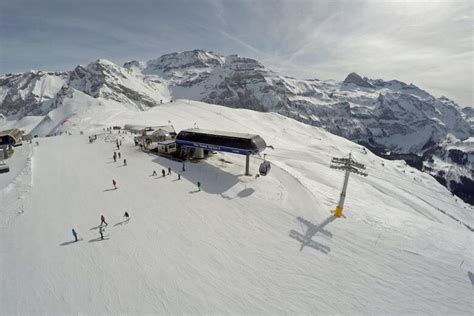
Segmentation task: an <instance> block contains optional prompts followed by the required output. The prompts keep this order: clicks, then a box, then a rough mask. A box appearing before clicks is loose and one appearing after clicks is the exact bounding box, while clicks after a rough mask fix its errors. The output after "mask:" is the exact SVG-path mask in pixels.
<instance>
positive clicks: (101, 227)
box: [72, 211, 130, 241]
mask: <svg viewBox="0 0 474 316" xmlns="http://www.w3.org/2000/svg"><path fill="white" fill-rule="evenodd" d="M123 217H124V218H125V220H124V222H128V221H129V220H130V215H129V214H128V212H127V211H125V213H124V214H123ZM108 225H109V224H108V223H107V222H106V220H105V216H104V215H101V216H100V225H99V235H100V239H101V240H104V233H105V227H107V226H108ZM72 236H74V241H79V240H80V239H79V235H78V234H77V231H76V230H75V229H74V228H73V229H72Z"/></svg>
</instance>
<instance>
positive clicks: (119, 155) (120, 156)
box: [118, 151, 122, 159]
mask: <svg viewBox="0 0 474 316" xmlns="http://www.w3.org/2000/svg"><path fill="white" fill-rule="evenodd" d="M118 157H119V159H120V158H122V155H121V154H120V151H119V152H118Z"/></svg>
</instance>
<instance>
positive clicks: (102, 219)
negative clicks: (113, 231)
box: [100, 215, 109, 226]
mask: <svg viewBox="0 0 474 316" xmlns="http://www.w3.org/2000/svg"><path fill="white" fill-rule="evenodd" d="M102 224H105V226H107V225H109V224H107V222H106V221H105V217H104V215H100V226H102Z"/></svg>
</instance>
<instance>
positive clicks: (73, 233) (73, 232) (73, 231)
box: [72, 228, 78, 241]
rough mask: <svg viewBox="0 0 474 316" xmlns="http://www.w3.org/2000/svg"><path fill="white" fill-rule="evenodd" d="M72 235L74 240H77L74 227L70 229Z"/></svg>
mask: <svg viewBox="0 0 474 316" xmlns="http://www.w3.org/2000/svg"><path fill="white" fill-rule="evenodd" d="M72 235H73V236H74V239H75V240H74V241H78V239H77V232H76V231H75V230H74V228H73V229H72Z"/></svg>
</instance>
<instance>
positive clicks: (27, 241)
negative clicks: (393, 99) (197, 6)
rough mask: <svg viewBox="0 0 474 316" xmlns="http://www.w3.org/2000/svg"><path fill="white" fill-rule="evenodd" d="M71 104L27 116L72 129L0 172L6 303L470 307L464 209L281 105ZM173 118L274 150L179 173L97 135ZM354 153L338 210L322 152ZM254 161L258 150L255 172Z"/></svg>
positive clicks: (156, 308)
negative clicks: (339, 213) (277, 108)
mask: <svg viewBox="0 0 474 316" xmlns="http://www.w3.org/2000/svg"><path fill="white" fill-rule="evenodd" d="M74 100H76V101H75V102H79V101H80V102H81V106H79V105H78V104H69V105H68V104H66V106H65V107H63V108H61V109H57V110H54V111H53V113H50V114H49V118H48V120H46V121H45V120H41V121H38V120H36V121H35V122H37V126H35V127H30V128H31V129H33V130H34V129H37V130H39V129H43V130H44V131H46V132H47V133H54V132H60V131H65V130H67V131H68V132H70V133H71V134H72V135H68V134H63V135H62V136H56V137H47V138H41V137H40V138H38V144H39V145H36V144H35V142H33V144H32V145H28V144H25V145H24V146H23V147H22V148H21V149H18V150H16V152H15V154H14V156H13V157H12V158H10V159H9V160H8V163H9V164H10V165H11V166H12V174H13V173H14V175H15V176H14V177H13V176H12V175H11V174H10V175H9V174H0V198H1V203H0V225H1V229H0V253H1V256H0V270H1V274H0V275H1V282H0V313H1V314H39V313H43V314H62V313H93V314H99V313H106V314H117V313H170V314H182V313H193V314H195V313H263V314H275V313H290V314H291V313H311V314H318V313H319V314H326V313H332V314H334V313H343V314H352V313H362V314H400V313H404V314H462V315H472V311H473V293H474V291H473V286H474V285H473V282H474V276H473V273H474V258H473V246H472V245H473V237H472V236H473V232H472V228H474V218H473V209H472V207H471V206H469V205H467V204H465V203H463V202H462V201H460V200H459V199H457V198H455V197H454V196H452V195H451V193H450V192H449V191H448V190H447V189H446V188H444V187H443V186H441V185H440V184H439V183H437V182H436V180H434V179H433V178H432V177H431V176H429V175H427V174H423V173H421V172H418V171H417V170H415V169H412V168H410V167H408V166H406V164H405V163H404V162H401V161H386V160H383V159H381V158H378V157H376V156H375V155H373V154H371V153H370V152H369V151H367V152H365V151H364V149H363V148H362V147H361V146H359V145H356V144H354V143H351V142H350V141H347V140H345V139H343V138H340V137H337V136H334V135H332V134H329V133H327V132H325V131H324V130H322V129H319V128H316V127H312V126H308V125H304V124H302V123H298V122H296V121H294V120H292V119H289V118H286V117H283V116H281V115H278V114H275V113H259V112H253V111H249V110H236V109H230V108H226V107H220V106H215V105H208V104H204V103H200V102H192V101H185V100H181V101H176V102H173V103H170V104H166V105H162V106H158V107H154V108H152V109H150V110H148V111H137V110H136V109H134V108H133V107H127V106H125V105H122V104H119V103H115V102H114V101H104V100H100V98H99V100H92V98H90V97H88V96H86V95H82V96H80V97H76V98H74ZM77 100H79V101H77ZM71 102H72V101H71ZM93 102H101V106H92V105H94V104H93ZM95 105H97V104H95ZM169 121H170V122H171V124H173V125H174V127H175V128H176V130H177V131H179V130H181V129H184V128H189V127H193V126H194V124H196V125H198V126H199V127H200V128H206V129H217V130H225V131H235V132H244V133H255V134H259V135H261V136H262V137H263V138H264V139H265V140H266V142H267V144H269V145H273V146H274V147H275V149H274V150H271V149H268V150H266V153H267V154H268V155H267V159H268V160H270V161H271V163H272V169H271V172H270V174H269V175H268V176H266V177H258V178H256V177H254V176H252V177H247V176H243V172H244V163H245V159H244V157H243V156H237V155H231V154H216V155H214V156H213V157H211V158H209V159H207V160H205V161H200V162H197V163H190V162H188V163H186V171H185V172H182V171H181V168H182V165H181V163H179V162H174V161H170V160H167V159H165V158H162V157H157V156H155V155H153V154H147V153H144V152H141V151H140V150H138V149H137V147H135V146H134V144H133V140H132V136H131V135H123V134H117V133H116V132H114V133H112V134H107V133H104V132H103V128H104V127H107V126H112V125H124V124H138V125H166V124H168V122H169ZM32 122H33V121H28V124H30V123H32ZM24 123H25V122H24ZM1 127H2V126H0V128H1ZM80 131H83V132H84V135H80V133H79V132H80ZM91 134H98V139H97V141H96V142H94V143H92V144H89V142H88V135H91ZM117 138H118V139H120V140H122V142H123V146H122V148H121V149H120V152H121V156H122V158H121V159H119V161H118V162H116V163H114V162H113V159H112V154H113V152H114V150H116V148H115V140H116V139H117ZM349 152H352V154H353V156H354V157H355V159H356V160H357V161H359V162H361V163H364V164H366V165H367V171H368V173H369V176H368V177H367V178H364V177H360V176H357V175H352V176H351V178H350V180H349V189H348V194H347V198H346V204H345V207H344V209H345V215H346V217H345V218H335V217H333V216H332V215H331V212H330V211H331V210H332V209H334V208H335V206H336V204H337V201H338V198H339V194H340V189H341V186H342V181H343V173H342V172H341V171H338V170H334V169H330V168H329V163H330V160H331V157H333V156H336V157H342V156H346V155H347V154H348V153H349ZM124 158H126V159H127V166H124V165H123V159H124ZM261 161H262V159H261V158H260V157H252V158H251V171H252V173H253V174H256V172H257V170H258V166H259V164H260V163H261ZM168 167H170V168H171V170H172V174H171V175H167V176H165V177H161V170H162V169H166V170H167V168H168ZM153 170H156V171H157V172H158V175H159V176H152V172H153ZM177 173H181V180H178V178H177ZM112 179H115V180H116V181H117V183H118V189H116V190H114V189H113V187H112ZM198 181H199V182H201V183H202V188H201V191H197V186H196V183H197V182H198ZM125 211H127V212H128V213H129V214H130V216H131V219H130V220H129V221H125V220H124V218H123V214H124V212H125ZM101 215H104V216H105V218H106V220H107V221H108V226H107V227H106V228H105V239H104V240H101V239H100V236H99V229H98V228H99V224H100V216H101ZM72 228H75V229H76V231H77V232H78V234H79V237H80V238H81V240H80V241H78V242H74V241H73V240H74V239H73V237H72V235H71V229H72Z"/></svg>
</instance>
